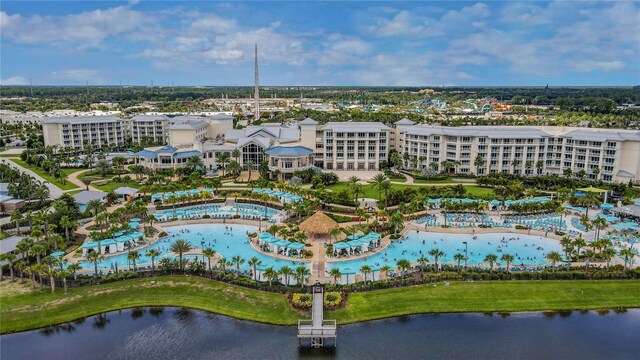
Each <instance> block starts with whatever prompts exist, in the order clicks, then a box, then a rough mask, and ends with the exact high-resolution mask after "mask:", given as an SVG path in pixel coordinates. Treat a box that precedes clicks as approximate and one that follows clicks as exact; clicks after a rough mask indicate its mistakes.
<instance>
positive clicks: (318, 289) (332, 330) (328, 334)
mask: <svg viewBox="0 0 640 360" xmlns="http://www.w3.org/2000/svg"><path fill="white" fill-rule="evenodd" d="M312 294H313V302H312V307H311V320H298V346H302V345H303V341H305V340H309V341H310V346H311V347H314V348H321V347H324V346H325V340H327V339H328V340H332V341H333V346H334V347H335V346H336V344H337V326H336V321H335V320H325V319H324V287H323V286H322V284H320V283H316V284H315V285H314V286H313V291H312Z"/></svg>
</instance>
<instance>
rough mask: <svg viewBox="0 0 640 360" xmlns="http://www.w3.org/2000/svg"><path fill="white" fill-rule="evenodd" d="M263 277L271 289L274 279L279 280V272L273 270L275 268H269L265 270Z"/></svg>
mask: <svg viewBox="0 0 640 360" xmlns="http://www.w3.org/2000/svg"><path fill="white" fill-rule="evenodd" d="M263 275H264V277H265V279H267V281H269V287H271V284H272V283H273V279H277V278H278V272H277V271H275V270H274V269H273V266H269V267H268V268H266V269H264V272H263Z"/></svg>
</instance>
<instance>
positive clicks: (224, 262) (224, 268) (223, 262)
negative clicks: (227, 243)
mask: <svg viewBox="0 0 640 360" xmlns="http://www.w3.org/2000/svg"><path fill="white" fill-rule="evenodd" d="M229 265H231V263H230V262H229V261H227V259H226V258H225V257H222V258H220V260H218V266H220V267H221V268H222V272H223V273H224V272H227V266H229Z"/></svg>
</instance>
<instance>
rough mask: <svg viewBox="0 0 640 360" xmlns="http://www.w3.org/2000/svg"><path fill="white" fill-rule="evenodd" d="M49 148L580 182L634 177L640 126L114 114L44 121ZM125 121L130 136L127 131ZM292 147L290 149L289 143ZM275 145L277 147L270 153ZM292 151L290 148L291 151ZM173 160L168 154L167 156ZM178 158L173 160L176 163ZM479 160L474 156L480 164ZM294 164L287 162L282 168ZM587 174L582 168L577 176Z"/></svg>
mask: <svg viewBox="0 0 640 360" xmlns="http://www.w3.org/2000/svg"><path fill="white" fill-rule="evenodd" d="M43 124H44V138H45V144H46V145H59V146H71V147H75V148H78V149H81V148H82V147H83V146H84V144H86V143H92V144H94V145H96V146H107V145H113V144H116V145H119V144H123V143H124V142H125V141H126V140H127V139H128V137H129V136H131V139H132V140H133V141H134V142H141V141H142V139H144V138H153V139H154V140H155V141H158V142H164V143H166V145H169V146H164V147H156V148H148V149H145V151H142V152H140V153H138V154H136V155H137V156H138V158H139V160H140V162H141V163H142V164H144V165H145V166H148V167H151V168H154V169H158V168H175V167H180V166H184V164H186V163H187V161H186V158H187V157H191V156H199V157H201V158H202V159H203V162H204V164H205V165H206V167H207V168H208V169H212V168H214V167H215V166H219V165H220V164H219V163H218V159H219V158H220V156H221V155H223V154H227V155H229V156H231V155H232V153H233V152H234V150H238V151H239V156H238V157H237V158H235V157H232V160H237V161H238V162H239V163H240V165H242V166H244V167H247V166H251V167H253V168H257V167H258V165H259V164H260V163H261V162H262V161H264V160H268V161H269V166H270V168H273V171H275V170H278V171H277V173H278V175H279V176H278V177H279V178H283V179H287V178H289V177H290V176H291V175H292V173H293V171H292V170H291V169H292V168H297V169H303V168H307V167H309V166H315V167H317V168H320V169H324V170H327V171H376V170H380V163H381V162H382V161H386V160H388V157H389V151H390V150H392V149H395V150H397V151H398V152H399V153H400V157H401V159H402V161H403V166H404V167H406V168H409V169H416V170H422V169H432V170H433V171H452V172H457V173H462V174H476V175H485V174H490V173H498V172H506V173H514V174H522V175H534V174H558V175H563V174H566V173H568V172H569V170H570V172H571V173H572V174H575V175H578V174H579V175H580V176H582V175H583V174H584V177H585V178H587V179H593V180H596V179H598V180H603V181H615V182H628V181H630V180H631V181H637V180H638V179H640V131H634V130H620V129H591V128H572V127H552V126H542V127H540V126H537V127H536V126H492V127H488V126H487V127H482V126H463V127H444V126H429V125H416V124H415V123H414V122H412V121H410V120H408V119H402V120H400V121H397V122H396V123H394V124H393V126H387V125H385V124H383V123H378V122H330V123H327V124H324V125H321V124H319V123H318V122H317V121H315V120H313V119H310V118H307V119H304V120H302V121H300V122H299V123H294V124H290V125H280V124H263V125H261V126H248V127H245V128H241V129H234V128H233V117H231V116H230V115H224V114H219V115H215V116H177V117H173V118H167V117H165V116H161V115H160V116H138V117H135V118H134V119H132V120H130V121H129V120H122V119H119V118H116V117H112V116H104V117H89V118H51V119H45V120H43ZM129 124H130V126H131V127H130V128H131V135H129ZM288 147H289V148H292V149H287V148H288ZM274 148H277V149H276V150H270V149H274ZM294 148H295V149H294ZM171 159H174V160H171ZM176 159H177V160H176ZM477 159H481V161H480V160H478V161H477ZM289 165H291V167H289ZM583 171H584V173H583Z"/></svg>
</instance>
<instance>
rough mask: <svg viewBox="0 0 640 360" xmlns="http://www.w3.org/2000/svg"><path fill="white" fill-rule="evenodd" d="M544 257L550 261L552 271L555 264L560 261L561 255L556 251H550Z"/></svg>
mask: <svg viewBox="0 0 640 360" xmlns="http://www.w3.org/2000/svg"><path fill="white" fill-rule="evenodd" d="M545 258H546V259H547V261H549V262H550V263H551V268H552V269H553V271H555V269H556V264H557V263H559V262H562V255H560V253H559V252H557V251H550V252H549V253H548V254H547V256H546V257H545Z"/></svg>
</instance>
